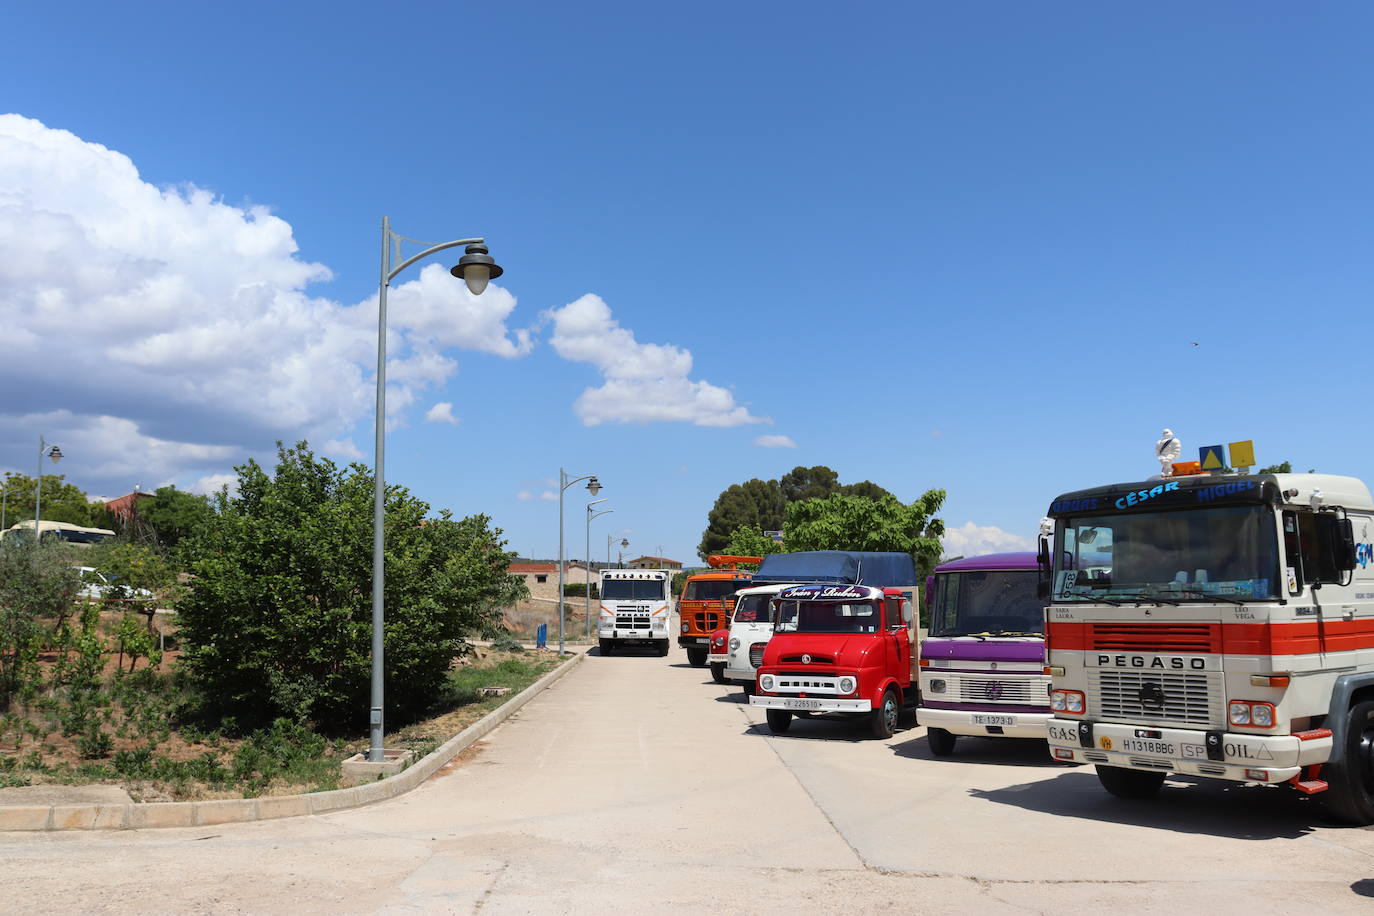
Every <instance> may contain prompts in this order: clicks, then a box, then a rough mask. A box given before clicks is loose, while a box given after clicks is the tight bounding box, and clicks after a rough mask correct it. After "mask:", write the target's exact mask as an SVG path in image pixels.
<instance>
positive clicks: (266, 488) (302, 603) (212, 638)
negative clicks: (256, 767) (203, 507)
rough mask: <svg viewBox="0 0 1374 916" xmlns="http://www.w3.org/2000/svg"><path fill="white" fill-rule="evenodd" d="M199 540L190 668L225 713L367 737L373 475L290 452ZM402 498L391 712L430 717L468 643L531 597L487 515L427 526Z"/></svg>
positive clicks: (182, 617) (390, 590)
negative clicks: (362, 730) (359, 731)
mask: <svg viewBox="0 0 1374 916" xmlns="http://www.w3.org/2000/svg"><path fill="white" fill-rule="evenodd" d="M236 470H237V472H238V478H239V479H238V491H237V493H236V495H234V496H230V495H229V494H228V493H227V492H221V493H220V494H219V495H218V496H217V497H216V499H215V512H214V514H213V515H212V516H211V517H210V518H209V521H208V524H206V525H205V526H204V527H203V528H201V529H200V530H199V531H198V532H197V533H195V534H194V535H193V536H192V539H193V541H194V547H195V550H194V556H195V557H196V559H195V561H194V563H193V564H192V571H193V572H194V574H195V578H194V579H193V581H192V583H191V585H190V593H189V594H188V596H187V597H186V598H185V599H184V600H183V602H182V604H181V606H180V609H179V616H178V620H179V635H180V637H181V639H182V641H183V644H184V646H185V654H184V655H183V661H184V662H185V664H186V667H187V670H188V672H189V673H190V675H191V676H192V678H193V679H194V681H195V682H196V683H197V684H199V685H200V686H201V687H202V688H203V691H204V694H205V696H206V697H207V698H208V701H209V702H211V703H212V704H213V705H214V706H216V707H219V711H221V712H227V713H232V714H233V715H235V716H236V717H237V718H238V720H239V721H240V722H241V723H249V724H251V723H260V722H270V721H272V720H273V719H275V718H277V717H279V716H285V717H290V718H293V719H297V720H301V719H311V720H313V721H315V722H316V723H317V724H319V725H320V726H321V727H323V728H326V729H331V730H339V729H343V728H346V727H348V726H349V725H351V726H353V727H354V728H358V727H362V726H363V725H364V722H363V721H362V719H361V717H362V711H364V710H365V709H366V708H367V704H366V700H367V697H368V693H369V684H370V669H371V645H370V640H371V621H372V604H371V581H372V486H373V483H372V480H373V478H372V474H371V472H370V471H369V469H367V468H366V467H363V466H362V465H359V464H354V465H351V466H350V467H349V468H347V469H340V468H338V467H336V466H335V465H334V463H333V462H331V461H328V460H327V459H319V458H316V457H315V455H314V454H313V453H312V452H311V451H310V450H309V447H308V446H307V445H306V443H304V442H301V443H299V444H297V445H296V446H295V447H294V448H289V449H288V448H283V447H281V446H280V445H279V446H278V450H277V466H276V470H275V473H274V474H273V475H268V474H267V473H266V472H265V471H264V470H263V469H262V468H261V467H260V466H259V465H258V464H257V463H256V462H253V461H250V462H248V463H247V464H246V465H242V466H240V467H238V468H236ZM428 512H429V506H428V505H427V504H426V503H424V502H422V501H421V500H419V499H416V498H415V497H413V496H411V495H410V494H409V493H408V492H407V491H406V490H405V488H404V487H400V486H395V485H392V486H388V487H387V490H386V521H385V533H386V583H385V584H386V606H385V611H386V614H385V620H386V623H385V628H384V633H383V639H384V645H385V651H386V665H385V669H386V691H387V704H388V707H389V708H391V709H399V710H401V711H403V712H405V711H414V710H419V709H422V708H424V707H426V706H427V705H429V704H430V703H432V702H433V701H434V700H435V699H436V698H437V697H438V696H439V694H440V692H441V690H442V688H443V685H444V683H445V680H446V677H447V675H448V671H449V667H450V664H451V663H452V660H453V658H454V656H455V655H457V654H459V653H460V652H461V651H462V646H463V637H464V635H466V634H469V633H473V632H476V631H479V630H482V629H495V628H496V627H497V626H498V625H499V620H500V608H501V607H502V606H503V605H507V604H509V603H512V602H513V601H514V600H516V599H517V598H518V597H520V596H521V594H522V593H523V592H524V590H525V587H524V583H523V581H522V580H521V579H520V578H519V577H516V576H511V575H510V574H509V566H510V560H511V556H512V555H511V554H509V553H506V552H505V551H504V550H503V547H504V545H505V542H504V541H502V540H501V539H500V533H501V532H500V530H499V529H493V528H491V527H490V524H489V523H490V519H488V518H487V517H486V516H484V515H477V516H472V517H470V518H464V519H457V520H455V519H453V518H452V517H451V516H450V515H449V513H447V512H443V513H440V516H439V518H437V519H434V518H426V515H427V514H428Z"/></svg>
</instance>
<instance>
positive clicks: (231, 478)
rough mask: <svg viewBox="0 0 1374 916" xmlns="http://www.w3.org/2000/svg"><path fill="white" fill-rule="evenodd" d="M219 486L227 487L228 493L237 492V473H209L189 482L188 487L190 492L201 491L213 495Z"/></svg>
mask: <svg viewBox="0 0 1374 916" xmlns="http://www.w3.org/2000/svg"><path fill="white" fill-rule="evenodd" d="M221 487H228V488H229V492H230V493H236V492H238V488H239V475H237V474H209V475H207V476H205V477H202V478H200V479H199V480H197V481H196V482H195V483H193V484H191V486H190V487H188V488H187V489H189V490H190V491H191V492H192V493H203V494H205V495H206V496H211V495H214V494H215V493H218V492H219V491H220V488H221Z"/></svg>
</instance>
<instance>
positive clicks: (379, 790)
mask: <svg viewBox="0 0 1374 916" xmlns="http://www.w3.org/2000/svg"><path fill="white" fill-rule="evenodd" d="M585 657H586V653H585V652H574V653H573V655H572V657H571V658H569V659H568V660H567V661H565V662H563V664H561V665H559V666H558V667H557V668H555V669H553V670H552V671H550V672H549V673H548V674H546V675H544V676H543V677H541V678H540V679H539V680H537V681H535V682H534V683H533V684H531V685H530V686H528V687H526V688H525V689H524V690H522V691H520V692H519V693H517V694H516V695H515V696H514V697H512V698H511V699H510V700H508V701H506V702H505V703H504V704H502V705H501V706H500V707H498V708H496V709H493V710H492V711H491V712H489V713H487V714H486V715H485V716H483V717H482V718H481V719H480V720H479V721H477V722H474V723H473V724H472V725H469V726H468V727H467V728H465V729H463V730H462V731H461V732H459V733H458V734H456V735H454V736H453V737H452V738H450V739H448V740H447V741H445V742H444V743H443V744H441V745H439V747H438V748H436V749H435V750H433V751H431V752H430V753H428V754H426V755H425V756H424V757H422V758H420V759H419V760H417V761H416V762H415V763H413V764H411V765H410V766H409V767H408V768H406V769H405V770H402V771H401V772H400V773H397V774H396V775H395V776H392V777H390V778H388V779H381V780H378V781H376V782H369V783H366V784H364V785H361V786H353V787H352V788H348V789H332V790H330V791H328V792H311V793H309V794H307V795H274V796H266V797H262V798H228V799H219V800H215V801H199V802H153V803H151V804H128V805H5V806H0V831H11V830H139V829H143V828H146V827H208V826H211V825H214V824H235V823H241V822H244V821H263V820H270V819H273V818H279V817H300V816H302V815H306V814H326V813H328V812H330V811H342V810H344V809H346V808H358V807H361V806H362V805H370V804H372V803H373V802H379V801H385V800H386V799H389V798H395V797H396V796H398V795H404V794H405V793H406V792H409V791H410V790H411V789H414V788H416V787H417V786H419V785H420V783H422V782H424V781H425V780H426V779H428V778H429V777H430V776H433V775H434V772H435V771H436V770H438V769H439V768H440V767H442V766H443V765H444V764H446V763H448V762H449V761H450V760H452V759H453V758H454V757H455V756H457V754H458V752H459V751H462V750H465V749H466V748H468V747H470V746H471V745H473V744H475V743H476V742H477V741H478V740H480V739H481V738H483V737H485V736H486V735H487V733H488V732H490V731H491V730H492V729H494V728H496V726H498V725H500V724H501V723H502V722H504V721H506V720H507V719H509V718H510V717H511V716H512V715H514V714H515V713H516V712H517V711H519V709H520V708H521V707H522V706H524V705H525V704H526V703H528V702H529V701H530V700H532V699H534V698H535V697H537V696H538V695H539V694H541V693H543V692H544V691H545V690H546V689H548V688H549V687H551V686H553V684H554V683H555V682H557V681H558V680H559V679H560V678H562V677H563V676H564V675H566V674H567V673H568V672H569V671H571V670H572V669H573V668H575V667H577V665H578V663H580V662H581V661H582V659H583V658H585Z"/></svg>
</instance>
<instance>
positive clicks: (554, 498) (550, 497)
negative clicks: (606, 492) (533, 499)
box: [539, 490, 558, 604]
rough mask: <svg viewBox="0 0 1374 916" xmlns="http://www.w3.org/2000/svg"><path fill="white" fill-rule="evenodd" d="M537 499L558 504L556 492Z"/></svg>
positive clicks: (541, 495)
mask: <svg viewBox="0 0 1374 916" xmlns="http://www.w3.org/2000/svg"><path fill="white" fill-rule="evenodd" d="M539 498H540V499H542V500H543V501H544V502H546V503H556V502H558V494H557V493H556V492H554V491H553V490H545V491H544V492H543V493H540V494H539ZM554 603H555V604H557V602H554Z"/></svg>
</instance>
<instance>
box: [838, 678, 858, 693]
mask: <svg viewBox="0 0 1374 916" xmlns="http://www.w3.org/2000/svg"><path fill="white" fill-rule="evenodd" d="M835 686H836V687H838V688H839V689H840V693H853V692H854V688H855V686H857V685H856V684H855V683H854V679H853V678H852V677H842V678H840V680H839V682H838V683H837V684H836V685H835Z"/></svg>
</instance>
